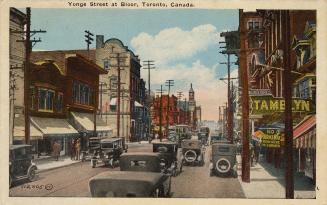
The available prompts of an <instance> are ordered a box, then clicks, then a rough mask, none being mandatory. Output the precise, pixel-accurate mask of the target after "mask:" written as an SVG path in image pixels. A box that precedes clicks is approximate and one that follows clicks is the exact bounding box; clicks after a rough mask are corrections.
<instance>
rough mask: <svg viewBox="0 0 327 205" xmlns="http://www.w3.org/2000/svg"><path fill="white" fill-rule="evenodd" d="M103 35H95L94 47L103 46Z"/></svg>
mask: <svg viewBox="0 0 327 205" xmlns="http://www.w3.org/2000/svg"><path fill="white" fill-rule="evenodd" d="M103 39H104V37H103V35H96V49H98V48H101V47H102V46H103V43H104V42H103Z"/></svg>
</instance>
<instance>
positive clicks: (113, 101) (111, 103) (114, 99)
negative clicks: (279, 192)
mask: <svg viewBox="0 0 327 205" xmlns="http://www.w3.org/2000/svg"><path fill="white" fill-rule="evenodd" d="M116 104H117V98H111V100H110V105H111V106H114V105H116Z"/></svg>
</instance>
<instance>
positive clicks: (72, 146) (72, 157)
mask: <svg viewBox="0 0 327 205" xmlns="http://www.w3.org/2000/svg"><path fill="white" fill-rule="evenodd" d="M75 146H76V140H75V139H74V138H73V139H72V144H71V148H70V159H71V160H75V154H76V150H75Z"/></svg>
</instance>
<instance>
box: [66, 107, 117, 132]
mask: <svg viewBox="0 0 327 205" xmlns="http://www.w3.org/2000/svg"><path fill="white" fill-rule="evenodd" d="M71 114H72V116H73V118H74V121H75V124H77V125H78V127H79V128H78V131H81V132H83V131H84V132H93V131H94V115H93V113H84V112H71ZM96 130H97V132H112V128H110V127H109V126H108V125H107V124H106V122H104V121H103V120H102V119H101V118H99V116H97V118H96Z"/></svg>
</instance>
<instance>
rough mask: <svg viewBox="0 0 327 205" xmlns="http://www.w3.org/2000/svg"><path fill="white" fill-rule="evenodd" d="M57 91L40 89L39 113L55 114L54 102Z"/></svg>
mask: <svg viewBox="0 0 327 205" xmlns="http://www.w3.org/2000/svg"><path fill="white" fill-rule="evenodd" d="M54 95H55V91H54V90H51V89H46V88H39V96H38V100H39V108H38V110H39V111H46V112H53V100H54Z"/></svg>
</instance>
